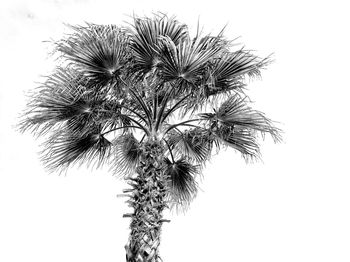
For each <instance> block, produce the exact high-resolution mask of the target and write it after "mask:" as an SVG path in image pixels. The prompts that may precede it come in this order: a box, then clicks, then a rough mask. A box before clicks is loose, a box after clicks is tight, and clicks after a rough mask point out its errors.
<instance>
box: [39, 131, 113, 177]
mask: <svg viewBox="0 0 350 262" xmlns="http://www.w3.org/2000/svg"><path fill="white" fill-rule="evenodd" d="M44 147H45V149H44V150H43V151H42V161H43V162H44V164H45V166H46V167H47V168H48V169H49V170H51V171H54V170H57V169H59V170H65V169H66V168H67V167H68V166H70V165H74V164H76V163H84V162H86V163H87V164H88V165H90V164H97V167H99V166H100V165H102V164H104V163H105V162H106V161H107V159H108V157H109V156H110V152H111V151H110V150H111V142H110V141H108V140H107V139H106V138H105V137H104V136H103V135H101V134H100V133H99V132H97V131H92V132H91V133H88V134H86V133H85V134H82V135H78V134H76V133H75V134H72V133H70V132H68V131H66V130H61V131H57V132H56V133H55V134H53V135H52V136H51V137H50V138H49V139H48V140H47V141H46V142H45V143H44Z"/></svg>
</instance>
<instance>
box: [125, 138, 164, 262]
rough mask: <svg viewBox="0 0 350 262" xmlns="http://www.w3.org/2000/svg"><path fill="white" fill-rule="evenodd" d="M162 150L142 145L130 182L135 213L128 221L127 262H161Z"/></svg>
mask: <svg viewBox="0 0 350 262" xmlns="http://www.w3.org/2000/svg"><path fill="white" fill-rule="evenodd" d="M163 153H164V150H163V148H162V146H161V145H160V143H159V142H157V141H148V142H145V143H144V144H143V145H142V151H141V156H140V163H139V166H138V168H137V176H136V177H135V178H130V181H129V184H130V185H131V186H132V189H131V190H130V192H131V195H130V199H129V200H128V201H127V202H129V205H130V206H131V207H132V208H133V209H134V213H133V214H127V215H124V216H129V217H131V223H130V229H131V233H130V237H129V241H128V243H127V245H126V246H125V249H126V261H127V262H160V261H161V259H160V257H159V253H158V247H159V244H160V232H161V225H162V223H163V222H164V221H166V220H163V219H162V211H163V209H164V208H165V206H166V204H165V194H166V193H165V190H166V189H165V186H166V184H165V183H166V180H165V177H164V175H163V174H164V169H163V165H164V161H163Z"/></svg>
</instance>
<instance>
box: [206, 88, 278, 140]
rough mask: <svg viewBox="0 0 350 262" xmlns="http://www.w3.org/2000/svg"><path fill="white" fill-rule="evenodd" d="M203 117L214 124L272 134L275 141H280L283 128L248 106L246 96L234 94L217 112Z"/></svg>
mask: <svg viewBox="0 0 350 262" xmlns="http://www.w3.org/2000/svg"><path fill="white" fill-rule="evenodd" d="M201 116H202V118H203V119H206V120H210V122H211V124H212V125H214V126H215V125H216V126H217V127H220V126H221V125H223V126H227V127H233V128H234V127H236V126H237V127H239V128H246V129H251V130H255V131H259V132H260V133H261V134H262V135H264V134H270V135H271V137H272V138H273V139H274V141H275V142H280V141H281V139H282V137H281V134H280V133H281V130H280V129H278V128H276V127H274V126H273V122H272V121H271V120H270V119H268V118H267V117H265V115H264V114H263V113H261V112H259V111H256V110H253V109H252V108H251V107H250V106H248V104H247V101H246V98H242V97H240V96H239V95H234V96H232V97H230V98H229V99H227V100H226V101H225V102H224V103H222V105H221V106H220V107H219V108H218V109H217V110H215V113H208V114H201Z"/></svg>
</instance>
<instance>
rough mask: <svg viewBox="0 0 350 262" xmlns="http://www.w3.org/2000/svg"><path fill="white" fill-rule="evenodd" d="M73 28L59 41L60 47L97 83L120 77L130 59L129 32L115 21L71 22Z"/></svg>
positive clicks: (67, 56) (64, 55)
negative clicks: (98, 23)
mask: <svg viewBox="0 0 350 262" xmlns="http://www.w3.org/2000/svg"><path fill="white" fill-rule="evenodd" d="M71 28H72V29H73V30H74V32H73V33H72V34H70V35H68V37H67V38H66V39H63V40H61V41H58V42H57V43H56V44H57V50H58V51H59V52H61V53H62V54H63V57H65V58H67V59H68V60H69V61H71V62H73V64H74V65H75V66H76V67H77V68H79V69H80V70H81V71H82V72H83V73H84V74H85V75H86V76H88V77H89V78H90V79H92V80H93V81H95V83H98V84H102V85H105V84H107V83H109V82H110V81H111V80H116V81H118V80H120V76H121V75H122V74H123V72H122V71H123V69H124V67H125V65H126V64H127V63H128V61H129V60H130V53H129V51H128V41H129V39H128V36H127V34H126V33H125V32H124V31H123V30H122V29H121V28H118V27H116V26H114V25H95V24H87V26H71Z"/></svg>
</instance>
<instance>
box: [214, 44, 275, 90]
mask: <svg viewBox="0 0 350 262" xmlns="http://www.w3.org/2000/svg"><path fill="white" fill-rule="evenodd" d="M269 62H270V59H269V57H268V58H265V59H261V58H259V57H258V56H256V55H254V54H252V53H251V52H248V51H245V50H243V49H240V50H238V51H235V52H227V53H224V55H223V56H222V57H220V58H219V59H217V60H216V61H215V63H214V64H213V67H212V68H213V69H212V71H211V78H210V81H211V83H210V88H209V90H208V95H214V94H217V93H221V92H226V91H230V90H239V89H240V88H242V87H244V85H245V83H244V82H243V77H244V75H248V76H251V77H253V76H259V75H260V70H261V68H263V67H264V66H265V65H267V64H268V63H269Z"/></svg>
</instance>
